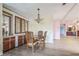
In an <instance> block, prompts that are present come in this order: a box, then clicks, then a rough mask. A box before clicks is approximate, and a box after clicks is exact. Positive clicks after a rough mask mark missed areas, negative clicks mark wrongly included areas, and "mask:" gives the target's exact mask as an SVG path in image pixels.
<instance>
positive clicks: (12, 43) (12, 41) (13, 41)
mask: <svg viewBox="0 0 79 59" xmlns="http://www.w3.org/2000/svg"><path fill="white" fill-rule="evenodd" d="M10 43H11V49H13V48H15V37H11V42H10Z"/></svg>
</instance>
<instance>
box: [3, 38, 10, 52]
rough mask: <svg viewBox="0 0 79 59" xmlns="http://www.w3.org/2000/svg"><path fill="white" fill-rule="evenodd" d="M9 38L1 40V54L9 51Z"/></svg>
mask: <svg viewBox="0 0 79 59" xmlns="http://www.w3.org/2000/svg"><path fill="white" fill-rule="evenodd" d="M9 45H10V44H9V38H4V40H3V52H5V51H8V50H9Z"/></svg>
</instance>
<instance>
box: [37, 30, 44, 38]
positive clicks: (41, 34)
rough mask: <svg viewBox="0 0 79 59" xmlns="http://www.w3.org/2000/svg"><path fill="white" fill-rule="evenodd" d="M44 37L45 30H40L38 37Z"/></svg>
mask: <svg viewBox="0 0 79 59" xmlns="http://www.w3.org/2000/svg"><path fill="white" fill-rule="evenodd" d="M42 37H43V31H38V39H41V38H42Z"/></svg>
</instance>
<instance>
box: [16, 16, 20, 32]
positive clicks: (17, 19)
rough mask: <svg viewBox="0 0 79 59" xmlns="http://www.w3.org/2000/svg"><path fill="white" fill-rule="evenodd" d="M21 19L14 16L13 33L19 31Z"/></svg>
mask: <svg viewBox="0 0 79 59" xmlns="http://www.w3.org/2000/svg"><path fill="white" fill-rule="evenodd" d="M20 27H21V19H20V18H19V17H17V16H16V17H15V33H20V32H21V28H20Z"/></svg>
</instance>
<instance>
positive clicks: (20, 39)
mask: <svg viewBox="0 0 79 59" xmlns="http://www.w3.org/2000/svg"><path fill="white" fill-rule="evenodd" d="M22 39H23V36H18V46H21V45H23V40H22Z"/></svg>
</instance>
